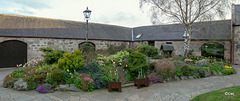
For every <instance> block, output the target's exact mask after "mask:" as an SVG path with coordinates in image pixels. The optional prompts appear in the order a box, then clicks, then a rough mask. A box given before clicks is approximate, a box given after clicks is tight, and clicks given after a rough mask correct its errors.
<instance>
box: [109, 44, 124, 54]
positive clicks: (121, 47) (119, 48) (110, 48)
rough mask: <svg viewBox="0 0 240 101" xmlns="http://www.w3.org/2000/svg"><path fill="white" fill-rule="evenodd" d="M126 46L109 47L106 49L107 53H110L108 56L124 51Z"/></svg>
mask: <svg viewBox="0 0 240 101" xmlns="http://www.w3.org/2000/svg"><path fill="white" fill-rule="evenodd" d="M125 48H126V46H125V45H120V46H116V45H110V46H109V47H108V49H107V51H108V52H109V53H110V55H112V54H115V53H117V52H119V51H121V50H123V49H125Z"/></svg>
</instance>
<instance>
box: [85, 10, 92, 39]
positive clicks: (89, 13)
mask: <svg viewBox="0 0 240 101" xmlns="http://www.w3.org/2000/svg"><path fill="white" fill-rule="evenodd" d="M91 12H92V11H91V10H89V9H88V7H87V9H86V10H85V11H83V14H84V17H85V19H86V23H87V35H86V42H88V19H89V18H90V15H91Z"/></svg>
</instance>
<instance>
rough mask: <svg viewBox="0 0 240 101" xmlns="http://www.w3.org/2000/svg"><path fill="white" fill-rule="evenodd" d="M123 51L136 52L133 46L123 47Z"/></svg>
mask: <svg viewBox="0 0 240 101" xmlns="http://www.w3.org/2000/svg"><path fill="white" fill-rule="evenodd" d="M123 51H127V52H128V53H129V54H131V53H132V52H134V50H133V49H132V48H125V49H123Z"/></svg>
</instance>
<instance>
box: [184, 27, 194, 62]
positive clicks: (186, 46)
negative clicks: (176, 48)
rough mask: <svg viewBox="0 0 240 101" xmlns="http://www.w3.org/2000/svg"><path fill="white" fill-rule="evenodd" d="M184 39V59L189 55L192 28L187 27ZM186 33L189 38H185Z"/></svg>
mask: <svg viewBox="0 0 240 101" xmlns="http://www.w3.org/2000/svg"><path fill="white" fill-rule="evenodd" d="M185 31H186V33H185V38H184V55H183V58H184V59H185V58H186V57H188V55H189V47H190V42H191V35H192V26H191V25H190V26H188V27H186V29H185ZM187 33H188V34H189V36H187Z"/></svg>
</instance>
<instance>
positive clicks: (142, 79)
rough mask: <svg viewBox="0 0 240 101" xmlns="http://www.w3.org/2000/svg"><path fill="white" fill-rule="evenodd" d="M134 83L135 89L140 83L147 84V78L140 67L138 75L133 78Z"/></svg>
mask: <svg viewBox="0 0 240 101" xmlns="http://www.w3.org/2000/svg"><path fill="white" fill-rule="evenodd" d="M134 85H135V86H137V89H139V88H140V86H141V85H145V86H147V87H148V86H149V79H148V78H147V77H146V76H145V75H144V74H143V70H142V68H141V69H140V71H139V73H138V77H137V78H136V77H135V78H134Z"/></svg>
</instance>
